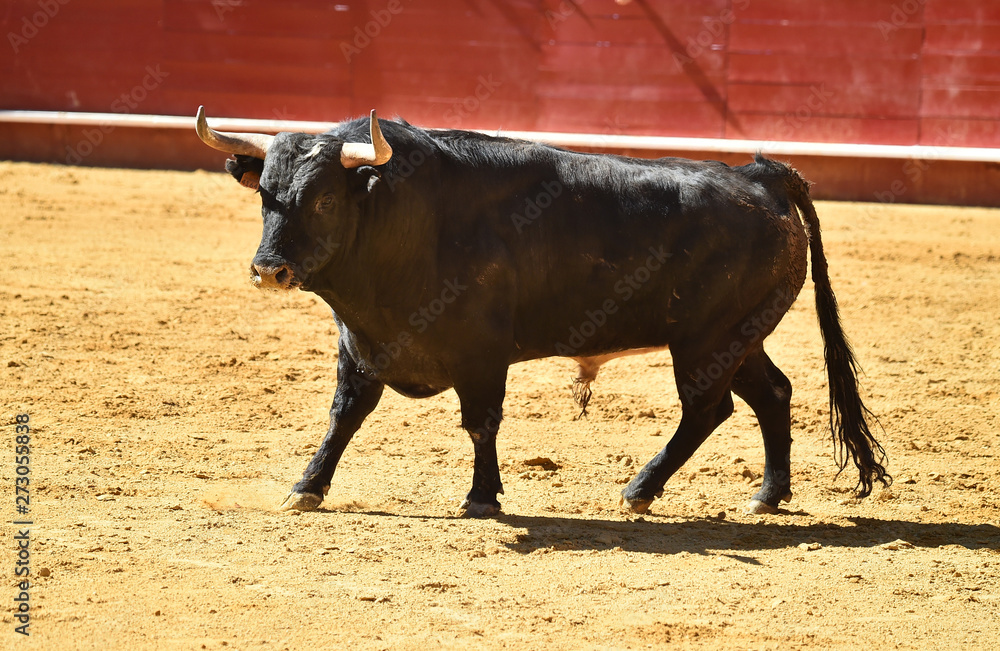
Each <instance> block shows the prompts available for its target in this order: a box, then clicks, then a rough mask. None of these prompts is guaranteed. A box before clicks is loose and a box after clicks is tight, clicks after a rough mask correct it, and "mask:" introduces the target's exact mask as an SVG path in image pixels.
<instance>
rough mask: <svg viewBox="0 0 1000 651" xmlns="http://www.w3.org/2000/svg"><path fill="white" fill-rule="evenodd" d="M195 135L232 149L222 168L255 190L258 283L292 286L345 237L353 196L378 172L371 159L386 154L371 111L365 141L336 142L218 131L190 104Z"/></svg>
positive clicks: (354, 215)
mask: <svg viewBox="0 0 1000 651" xmlns="http://www.w3.org/2000/svg"><path fill="white" fill-rule="evenodd" d="M196 129H197V131H198V137H200V138H201V140H202V142H204V143H205V144H206V145H208V146H209V147H212V148H214V149H218V150H219V151H223V152H226V153H228V154H232V155H233V156H234V158H233V159H230V160H228V161H226V169H227V170H229V172H230V173H231V174H233V176H235V177H236V178H237V179H238V180H239V182H240V183H241V184H242V185H245V186H247V187H249V188H253V189H257V190H259V191H260V195H261V203H262V207H261V214H262V216H263V218H264V233H263V236H262V237H261V242H260V247H259V248H258V249H257V254H256V255H255V256H254V259H253V262H252V263H251V265H250V280H251V282H252V283H253V284H254V285H255V286H256V287H259V288H261V289H294V288H296V287H303V286H305V285H306V284H307V283H308V282H309V280H310V278H311V277H312V276H313V275H314V274H315V273H316V272H317V271H318V270H319V269H320V268H322V267H323V266H324V265H326V263H327V262H329V261H330V259H331V258H332V257H333V254H334V252H335V249H336V248H337V247H339V246H340V244H341V242H344V241H346V240H347V239H349V238H350V237H352V236H353V233H354V231H355V229H356V227H357V220H358V216H359V213H360V211H359V203H360V202H361V201H363V200H364V199H365V197H366V196H367V195H368V194H369V193H370V192H371V191H372V188H373V187H374V186H375V184H376V183H377V182H378V180H379V178H380V176H379V172H378V170H376V169H375V167H374V166H377V165H383V164H384V163H386V162H388V161H389V159H390V158H391V157H392V148H391V147H389V143H387V142H386V140H385V138H384V137H383V136H382V130H381V129H380V128H379V124H378V118H377V117H376V115H375V111H374V110H373V111H372V112H371V140H372V142H371V144H368V143H357V142H343V141H341V140H338V139H336V138H334V137H333V136H330V135H309V134H305V133H279V134H278V135H276V136H272V135H267V134H262V133H226V132H221V131H216V130H214V129H212V128H210V127H209V126H208V123H207V122H206V120H205V111H204V108H203V107H199V108H198V118H197V122H196Z"/></svg>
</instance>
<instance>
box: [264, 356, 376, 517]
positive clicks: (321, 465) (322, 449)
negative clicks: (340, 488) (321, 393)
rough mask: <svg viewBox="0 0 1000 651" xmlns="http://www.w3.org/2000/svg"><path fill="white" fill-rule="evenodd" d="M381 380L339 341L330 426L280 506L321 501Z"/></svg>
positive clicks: (300, 507) (308, 507)
mask: <svg viewBox="0 0 1000 651" xmlns="http://www.w3.org/2000/svg"><path fill="white" fill-rule="evenodd" d="M384 386H385V385H384V384H383V383H382V382H380V381H378V380H377V379H375V378H373V377H371V376H370V375H367V374H365V373H364V372H363V371H362V370H361V369H360V368H358V363H357V362H356V361H355V360H354V358H353V357H351V354H350V352H348V351H347V349H346V348H345V347H344V345H343V343H341V345H340V357H339V360H338V363H337V391H336V393H335V394H334V397H333V406H332V407H330V427H329V429H328V430H327V432H326V436H325V437H324V438H323V443H322V444H320V446H319V449H318V450H316V454H314V455H313V458H312V460H311V461H310V462H309V465H308V466H306V470H305V472H304V473H302V479H301V480H299V482H298V483H297V484H295V486H293V487H292V492H291V493H289V494H288V497H286V498H285V501H284V503H282V505H281V509H282V510H290V509H294V510H296V511H313V510H315V509H316V508H317V507H319V505H320V504H322V503H323V497H324V496H325V495H326V494H327V492H328V491H329V490H330V480H331V479H332V478H333V472H334V470H336V469H337V462H339V461H340V457H341V455H342V454H344V450H345V449H347V444H348V443H350V442H351V437H353V436H354V433H355V432H357V431H358V429H359V428H360V427H361V424H362V423H363V422H364V420H365V418H366V417H367V416H368V414H370V413H371V412H372V410H374V409H375V406H376V405H378V401H379V398H381V397H382V389H383V388H384Z"/></svg>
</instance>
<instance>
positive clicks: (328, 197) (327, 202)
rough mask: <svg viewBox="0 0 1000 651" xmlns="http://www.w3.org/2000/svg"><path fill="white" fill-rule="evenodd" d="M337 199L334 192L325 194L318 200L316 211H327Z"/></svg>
mask: <svg viewBox="0 0 1000 651" xmlns="http://www.w3.org/2000/svg"><path fill="white" fill-rule="evenodd" d="M335 201H336V199H335V198H334V196H333V195H332V194H324V195H323V196H322V197H320V198H319V199H317V200H316V212H326V211H327V210H329V209H330V208H332V207H333V204H334V202H335Z"/></svg>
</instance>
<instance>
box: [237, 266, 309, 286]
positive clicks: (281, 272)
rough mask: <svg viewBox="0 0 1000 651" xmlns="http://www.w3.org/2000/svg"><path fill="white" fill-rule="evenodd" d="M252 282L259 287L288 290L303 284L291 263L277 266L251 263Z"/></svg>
mask: <svg viewBox="0 0 1000 651" xmlns="http://www.w3.org/2000/svg"><path fill="white" fill-rule="evenodd" d="M250 282H251V283H253V286H254V287H256V288H257V289H271V290H277V291H282V290H284V291H288V290H290V289H295V288H296V287H299V286H300V285H301V284H302V279H301V278H300V277H299V276H298V275H297V274H296V273H295V270H294V269H293V268H292V266H291V265H287V264H283V265H280V266H277V267H267V266H264V265H258V264H252V265H250Z"/></svg>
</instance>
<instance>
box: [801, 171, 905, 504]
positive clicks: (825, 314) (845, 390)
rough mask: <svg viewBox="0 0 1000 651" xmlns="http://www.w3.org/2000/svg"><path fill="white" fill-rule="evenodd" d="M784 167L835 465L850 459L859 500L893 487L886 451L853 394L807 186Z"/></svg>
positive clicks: (848, 354) (847, 351) (849, 361)
mask: <svg viewBox="0 0 1000 651" xmlns="http://www.w3.org/2000/svg"><path fill="white" fill-rule="evenodd" d="M785 169H786V170H787V173H786V176H785V187H786V189H787V191H788V196H789V198H790V199H791V200H792V202H793V203H794V204H795V206H796V207H797V208H798V210H799V213H800V214H801V215H802V218H803V221H804V222H805V225H806V232H807V234H808V236H809V253H810V256H811V257H812V279H813V284H814V285H815V293H816V314H817V315H818V316H819V328H820V331H821V332H822V334H823V348H824V351H823V352H824V357H825V359H826V372H827V376H828V378H829V382H830V429H831V430H832V433H833V440H834V445H835V447H836V453H837V463H838V464H839V465H840V470H841V471H843V470H844V468H845V467H846V466H847V457H848V455H850V458H851V460H853V461H854V465H856V466H857V467H858V471H859V472H860V478H859V479H858V486H857V489H858V497H866V496H868V495H869V494H870V493H871V492H872V487H873V486H874V484H875V482H880V483H881V484H882V485H883V486H888V485H889V484H891V483H892V477H891V476H890V475H889V474H888V473H887V472H886V470H885V467H884V466H883V464H884V463H885V461H886V455H885V450H884V449H883V448H882V446H881V445H879V443H878V441H876V440H875V437H874V436H872V432H871V426H870V425H879V422H878V418H876V417H875V415H874V414H873V413H872V412H871V411H869V410H868V408H867V407H865V405H864V403H863V402H862V401H861V396H860V394H859V392H858V363H857V360H855V358H854V351H853V350H852V349H851V344H850V343H849V342H848V341H847V337H846V336H845V335H844V329H843V327H842V326H841V323H840V311H839V310H838V308H837V297H836V296H835V295H834V293H833V288H832V287H831V286H830V274H829V271H828V269H827V263H826V256H825V255H824V253H823V241H822V239H821V237H820V227H819V218H818V217H817V216H816V209H815V208H814V207H813V203H812V199H810V198H809V185H808V183H806V181H805V179H803V178H802V177H801V176H799V173H798V172H796V171H795V170H794V169H792V168H791V167H786V168H785ZM879 427H881V426H880V425H879Z"/></svg>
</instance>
